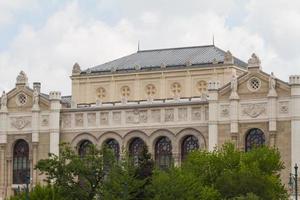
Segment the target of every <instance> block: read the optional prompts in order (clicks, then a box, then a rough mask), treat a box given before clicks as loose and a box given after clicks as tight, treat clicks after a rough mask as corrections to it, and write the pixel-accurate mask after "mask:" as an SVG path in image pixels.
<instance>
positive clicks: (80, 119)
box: [75, 113, 83, 127]
mask: <svg viewBox="0 0 300 200" xmlns="http://www.w3.org/2000/svg"><path fill="white" fill-rule="evenodd" d="M75 126H76V127H83V113H78V114H75Z"/></svg>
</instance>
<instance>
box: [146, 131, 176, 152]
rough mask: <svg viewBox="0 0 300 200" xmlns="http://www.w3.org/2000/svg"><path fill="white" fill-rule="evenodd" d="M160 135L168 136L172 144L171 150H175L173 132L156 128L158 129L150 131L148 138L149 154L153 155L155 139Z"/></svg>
mask: <svg viewBox="0 0 300 200" xmlns="http://www.w3.org/2000/svg"><path fill="white" fill-rule="evenodd" d="M161 136H165V137H168V138H169V139H170V140H171V142H172V145H173V148H172V150H173V152H175V150H176V145H175V144H176V138H175V134H174V133H172V132H171V131H169V130H168V129H158V130H156V131H154V132H152V133H151V136H150V138H149V144H150V146H149V152H151V154H152V155H154V153H155V144H156V142H157V140H158V139H159V137H161ZM174 146H175V147H174Z"/></svg>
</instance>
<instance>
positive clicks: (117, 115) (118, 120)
mask: <svg viewBox="0 0 300 200" xmlns="http://www.w3.org/2000/svg"><path fill="white" fill-rule="evenodd" d="M113 123H114V124H115V125H120V124H121V112H113Z"/></svg>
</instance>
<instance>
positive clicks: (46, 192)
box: [9, 185, 64, 200]
mask: <svg viewBox="0 0 300 200" xmlns="http://www.w3.org/2000/svg"><path fill="white" fill-rule="evenodd" d="M29 198H30V200H41V199H43V200H53V199H55V200H64V198H62V197H61V196H60V195H59V194H58V193H57V190H56V189H55V188H54V187H51V186H50V185H47V186H40V185H37V186H36V187H34V188H33V189H32V190H31V191H30V193H29ZM9 200H26V197H25V192H22V193H21V194H19V195H16V196H13V197H11V198H10V199H9Z"/></svg>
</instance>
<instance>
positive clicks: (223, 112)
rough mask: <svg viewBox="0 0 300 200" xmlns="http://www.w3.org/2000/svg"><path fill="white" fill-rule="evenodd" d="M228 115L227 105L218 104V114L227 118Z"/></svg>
mask: <svg viewBox="0 0 300 200" xmlns="http://www.w3.org/2000/svg"><path fill="white" fill-rule="evenodd" d="M229 115H230V109H229V105H220V116H221V117H222V118H228V117H229Z"/></svg>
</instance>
